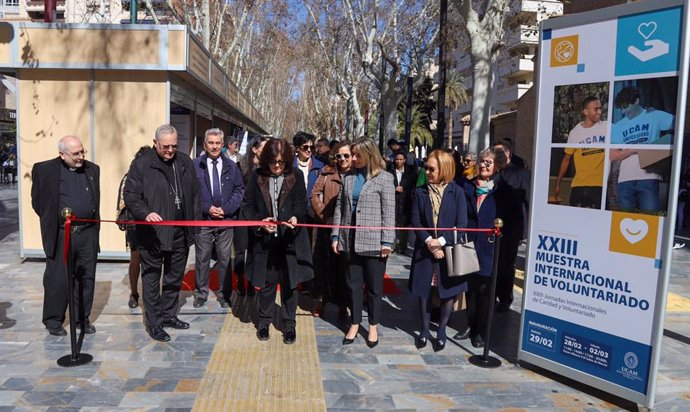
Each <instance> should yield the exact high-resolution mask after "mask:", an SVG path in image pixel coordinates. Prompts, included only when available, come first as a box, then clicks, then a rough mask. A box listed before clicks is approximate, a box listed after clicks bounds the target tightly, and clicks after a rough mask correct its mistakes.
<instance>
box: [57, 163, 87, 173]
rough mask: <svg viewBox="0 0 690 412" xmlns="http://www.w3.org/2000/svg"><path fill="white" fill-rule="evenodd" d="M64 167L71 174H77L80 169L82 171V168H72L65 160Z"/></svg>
mask: <svg viewBox="0 0 690 412" xmlns="http://www.w3.org/2000/svg"><path fill="white" fill-rule="evenodd" d="M62 166H63V167H64V168H65V169H67V170H69V171H70V172H76V171H78V170H79V169H81V167H72V166H70V165H68V164H67V163H65V161H64V160H62ZM82 167H83V166H82Z"/></svg>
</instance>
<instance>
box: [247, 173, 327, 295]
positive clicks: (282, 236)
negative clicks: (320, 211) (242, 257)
mask: <svg viewBox="0 0 690 412" xmlns="http://www.w3.org/2000/svg"><path fill="white" fill-rule="evenodd" d="M270 178H271V177H270V175H269V174H268V173H266V172H264V171H263V170H262V169H256V170H255V171H253V172H252V174H251V175H250V177H249V181H248V182H247V186H246V187H245V192H244V200H243V202H242V208H241V209H242V212H241V213H242V216H243V217H244V219H247V220H262V219H264V218H267V217H273V213H271V197H270V194H269V188H268V184H269V179H270ZM306 196H307V189H306V188H305V186H304V177H303V175H302V172H301V171H300V170H298V169H292V170H291V171H290V172H288V173H287V174H285V180H284V181H283V185H282V187H281V189H280V194H279V195H278V220H279V221H282V222H285V221H287V220H289V219H290V218H291V217H292V216H294V217H296V218H297V222H298V223H304V219H305V217H306V216H307V205H306V203H305V202H304V199H305V198H306ZM269 253H284V254H285V259H286V262H287V270H288V276H289V279H290V286H291V288H293V289H294V288H296V287H297V284H298V283H301V282H306V281H308V280H310V279H312V278H313V277H314V269H313V264H312V251H311V243H310V242H309V235H308V233H307V230H306V229H305V228H300V227H298V228H296V229H289V228H288V227H286V226H283V225H281V226H279V227H278V236H277V239H276V238H275V236H274V235H273V234H270V233H267V232H265V231H264V230H263V229H261V228H260V227H252V228H250V229H249V247H248V250H247V263H246V269H245V270H246V274H247V278H248V279H249V280H250V281H251V282H252V284H253V285H254V286H255V287H258V288H261V287H263V286H264V285H265V283H266V268H267V265H268V255H269Z"/></svg>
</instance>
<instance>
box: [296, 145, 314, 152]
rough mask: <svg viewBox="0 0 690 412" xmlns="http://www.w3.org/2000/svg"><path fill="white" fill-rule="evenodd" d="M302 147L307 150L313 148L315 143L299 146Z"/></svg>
mask: <svg viewBox="0 0 690 412" xmlns="http://www.w3.org/2000/svg"><path fill="white" fill-rule="evenodd" d="M299 148H300V149H302V150H304V151H305V152H306V151H307V150H313V149H314V145H313V144H303V145H302V146H300V147H299Z"/></svg>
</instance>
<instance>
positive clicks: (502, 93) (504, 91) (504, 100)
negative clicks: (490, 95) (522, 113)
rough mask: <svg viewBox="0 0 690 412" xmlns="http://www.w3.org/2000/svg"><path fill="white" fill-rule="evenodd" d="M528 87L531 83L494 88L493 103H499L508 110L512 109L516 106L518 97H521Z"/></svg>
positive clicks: (496, 104)
mask: <svg viewBox="0 0 690 412" xmlns="http://www.w3.org/2000/svg"><path fill="white" fill-rule="evenodd" d="M530 87H532V83H524V84H523V83H518V84H513V85H509V86H506V87H499V88H498V90H496V96H495V99H494V105H495V106H498V105H501V106H503V107H505V108H508V109H510V110H514V109H515V108H516V107H517V101H518V99H519V98H520V97H522V95H523V94H525V93H526V92H527V90H529V89H530Z"/></svg>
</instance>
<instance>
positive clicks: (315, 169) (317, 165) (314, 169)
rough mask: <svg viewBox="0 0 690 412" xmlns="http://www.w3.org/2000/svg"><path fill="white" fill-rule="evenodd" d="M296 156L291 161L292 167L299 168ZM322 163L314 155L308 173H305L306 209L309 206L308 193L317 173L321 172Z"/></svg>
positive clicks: (316, 177) (317, 175)
mask: <svg viewBox="0 0 690 412" xmlns="http://www.w3.org/2000/svg"><path fill="white" fill-rule="evenodd" d="M298 160H299V159H298V158H297V156H295V160H293V161H292V168H293V169H299V164H298V163H297V162H298ZM323 167H324V164H323V162H322V161H321V160H319V159H317V158H316V156H312V157H311V167H309V174H308V175H307V210H308V209H309V208H310V207H311V199H310V198H309V195H310V194H311V191H312V190H313V189H314V184H315V183H316V179H318V178H319V175H320V174H321V169H323Z"/></svg>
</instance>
